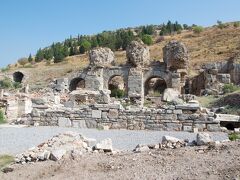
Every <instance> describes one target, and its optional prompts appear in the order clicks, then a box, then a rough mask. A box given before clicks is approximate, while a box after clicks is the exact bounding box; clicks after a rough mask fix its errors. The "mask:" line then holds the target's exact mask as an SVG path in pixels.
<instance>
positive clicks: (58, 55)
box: [53, 43, 68, 63]
mask: <svg viewBox="0 0 240 180" xmlns="http://www.w3.org/2000/svg"><path fill="white" fill-rule="evenodd" d="M53 47H54V49H53V54H54V63H58V62H61V61H63V59H64V58H65V57H66V56H68V48H67V47H64V46H62V45H61V43H56V44H55V45H54V46H53Z"/></svg>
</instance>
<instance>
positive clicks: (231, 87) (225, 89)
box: [223, 84, 239, 94]
mask: <svg viewBox="0 0 240 180" xmlns="http://www.w3.org/2000/svg"><path fill="white" fill-rule="evenodd" d="M238 89H239V87H238V86H236V85H234V84H224V86H223V93H225V94H226V93H232V92H234V91H237V90H238Z"/></svg>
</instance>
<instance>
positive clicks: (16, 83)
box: [12, 82, 22, 89]
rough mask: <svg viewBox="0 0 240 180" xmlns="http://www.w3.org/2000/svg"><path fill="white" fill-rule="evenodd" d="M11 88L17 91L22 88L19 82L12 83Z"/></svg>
mask: <svg viewBox="0 0 240 180" xmlns="http://www.w3.org/2000/svg"><path fill="white" fill-rule="evenodd" d="M12 85H13V87H14V88H15V89H19V88H22V84H21V83H20V82H13V84H12Z"/></svg>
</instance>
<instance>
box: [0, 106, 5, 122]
mask: <svg viewBox="0 0 240 180" xmlns="http://www.w3.org/2000/svg"><path fill="white" fill-rule="evenodd" d="M3 123H5V117H4V113H3V110H1V109H0V124H3Z"/></svg>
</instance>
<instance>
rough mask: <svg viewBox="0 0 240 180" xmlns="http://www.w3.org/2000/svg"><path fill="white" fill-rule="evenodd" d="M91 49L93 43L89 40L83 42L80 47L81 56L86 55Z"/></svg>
mask: <svg viewBox="0 0 240 180" xmlns="http://www.w3.org/2000/svg"><path fill="white" fill-rule="evenodd" d="M90 49H91V43H90V42H89V41H87V40H83V42H82V43H81V45H80V47H79V52H80V54H84V53H85V52H87V51H89V50H90Z"/></svg>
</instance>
